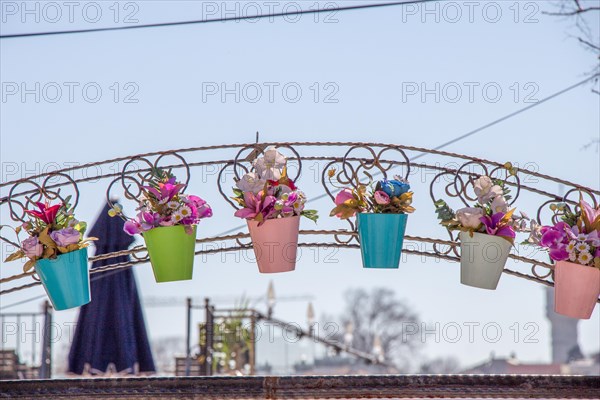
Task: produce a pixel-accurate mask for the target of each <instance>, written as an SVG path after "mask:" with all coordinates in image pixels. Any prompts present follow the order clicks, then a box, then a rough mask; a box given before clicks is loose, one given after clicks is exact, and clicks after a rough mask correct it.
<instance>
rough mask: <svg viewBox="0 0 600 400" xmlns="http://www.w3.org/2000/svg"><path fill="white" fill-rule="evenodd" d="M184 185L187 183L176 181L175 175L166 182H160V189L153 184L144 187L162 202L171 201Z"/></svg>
mask: <svg viewBox="0 0 600 400" xmlns="http://www.w3.org/2000/svg"><path fill="white" fill-rule="evenodd" d="M184 187H185V185H183V184H180V183H176V181H175V177H173V178H171V179H169V180H168V181H167V182H164V183H163V182H159V183H158V189H156V188H154V187H152V186H143V188H144V189H146V190H147V191H148V192H150V193H152V194H153V195H154V197H156V199H157V200H158V201H159V203H161V204H164V203H167V202H169V201H171V199H172V198H173V197H175V196H176V195H177V194H178V193H179V191H180V190H181V189H183V188H184Z"/></svg>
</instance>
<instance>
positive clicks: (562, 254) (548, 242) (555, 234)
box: [540, 221, 579, 261]
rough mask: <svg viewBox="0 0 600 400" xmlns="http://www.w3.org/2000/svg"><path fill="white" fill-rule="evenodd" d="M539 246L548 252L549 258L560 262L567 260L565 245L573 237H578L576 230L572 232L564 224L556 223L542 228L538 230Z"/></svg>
mask: <svg viewBox="0 0 600 400" xmlns="http://www.w3.org/2000/svg"><path fill="white" fill-rule="evenodd" d="M540 233H541V235H542V236H541V238H540V245H541V246H542V247H546V248H548V249H549V250H550V252H549V254H550V258H552V259H553V260H555V261H562V260H566V259H568V258H569V252H568V250H567V244H568V243H569V241H570V240H571V239H573V237H572V236H573V235H579V231H578V230H573V229H571V227H570V226H569V225H567V224H566V223H565V222H562V221H561V222H558V223H557V224H555V225H554V226H543V227H542V228H541V229H540Z"/></svg>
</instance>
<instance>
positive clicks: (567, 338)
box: [546, 288, 581, 364]
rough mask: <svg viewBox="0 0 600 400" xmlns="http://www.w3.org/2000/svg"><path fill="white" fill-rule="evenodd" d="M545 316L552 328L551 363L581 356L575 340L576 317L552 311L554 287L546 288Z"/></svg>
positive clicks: (560, 362) (577, 321)
mask: <svg viewBox="0 0 600 400" xmlns="http://www.w3.org/2000/svg"><path fill="white" fill-rule="evenodd" d="M546 317H548V319H549V320H550V324H551V329H552V363H553V364H566V363H568V362H569V361H571V360H572V359H577V358H581V351H580V350H579V343H578V340H577V324H578V323H579V320H578V319H575V318H569V317H565V316H563V315H560V314H557V313H555V312H554V288H546Z"/></svg>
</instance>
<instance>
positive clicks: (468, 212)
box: [456, 207, 484, 229]
mask: <svg viewBox="0 0 600 400" xmlns="http://www.w3.org/2000/svg"><path fill="white" fill-rule="evenodd" d="M483 215H484V212H483V209H482V208H479V207H464V208H461V209H459V210H456V218H457V220H458V222H460V224H461V225H462V226H464V227H465V228H471V229H477V228H478V227H479V225H481V217H483Z"/></svg>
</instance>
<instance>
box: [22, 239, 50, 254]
mask: <svg viewBox="0 0 600 400" xmlns="http://www.w3.org/2000/svg"><path fill="white" fill-rule="evenodd" d="M21 248H22V249H23V252H24V253H25V255H26V256H27V257H29V258H35V257H40V256H41V255H42V253H43V252H44V246H43V245H42V244H41V243H40V241H39V240H38V238H37V237H35V236H32V237H30V238H29V239H25V240H23V242H22V243H21Z"/></svg>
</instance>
